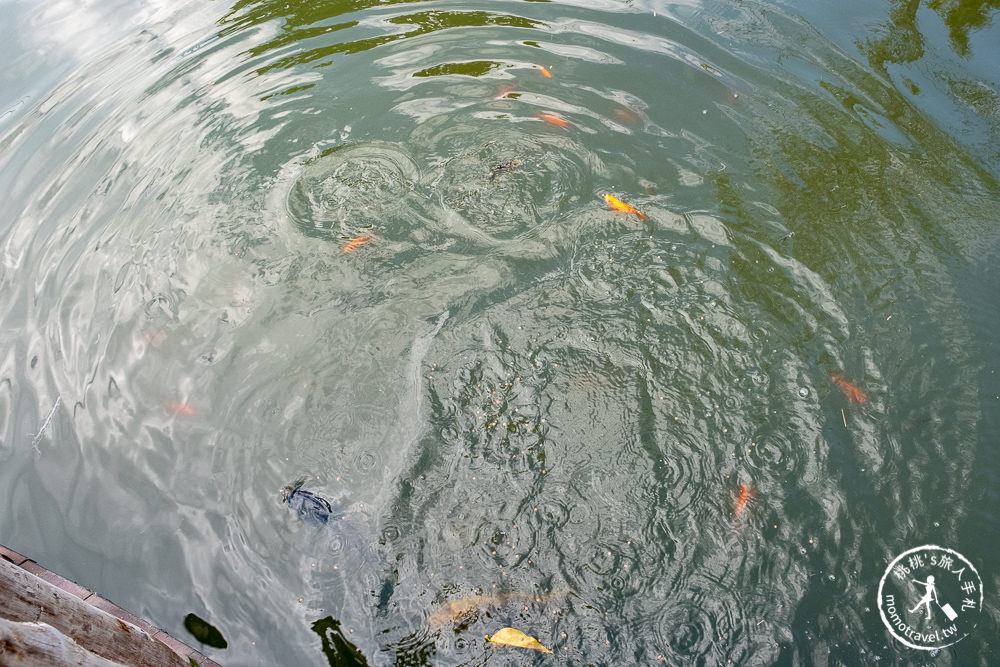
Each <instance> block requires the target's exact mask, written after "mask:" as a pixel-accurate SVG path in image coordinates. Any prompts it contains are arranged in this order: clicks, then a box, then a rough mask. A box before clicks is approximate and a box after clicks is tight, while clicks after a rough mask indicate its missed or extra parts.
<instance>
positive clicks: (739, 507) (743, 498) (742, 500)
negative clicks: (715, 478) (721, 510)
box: [733, 484, 750, 517]
mask: <svg viewBox="0 0 1000 667" xmlns="http://www.w3.org/2000/svg"><path fill="white" fill-rule="evenodd" d="M748 500H750V487H749V486H747V485H746V484H740V495H739V496H738V497H737V498H736V511H735V512H734V514H733V516H737V517H738V516H739V515H740V514H741V513H742V512H743V510H744V509H746V506H747V501H748Z"/></svg>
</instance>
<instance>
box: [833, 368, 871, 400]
mask: <svg viewBox="0 0 1000 667" xmlns="http://www.w3.org/2000/svg"><path fill="white" fill-rule="evenodd" d="M830 377H831V378H833V381H834V382H836V383H837V386H838V387H840V390H841V391H842V392H844V396H846V397H847V400H849V401H854V402H855V403H864V402H865V401H867V400H868V394H866V393H865V392H863V391H862V390H861V389H860V388H859V387H857V386H855V385H853V384H851V383H850V382H848V381H847V380H845V379H844V376H843V375H841V374H840V372H839V371H830Z"/></svg>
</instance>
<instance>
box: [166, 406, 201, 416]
mask: <svg viewBox="0 0 1000 667" xmlns="http://www.w3.org/2000/svg"><path fill="white" fill-rule="evenodd" d="M163 407H165V408H166V409H167V410H170V411H171V412H173V413H174V414H175V415H187V416H188V417H190V416H191V415H193V414H194V408H192V407H191V406H190V405H188V404H186V403H164V405H163Z"/></svg>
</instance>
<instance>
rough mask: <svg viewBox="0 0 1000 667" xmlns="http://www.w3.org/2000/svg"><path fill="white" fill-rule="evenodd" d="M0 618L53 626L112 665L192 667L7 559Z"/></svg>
mask: <svg viewBox="0 0 1000 667" xmlns="http://www.w3.org/2000/svg"><path fill="white" fill-rule="evenodd" d="M0 617H2V618H5V619H7V620H10V621H17V622H25V621H32V622H41V623H45V624H47V625H50V626H52V627H53V628H55V629H56V630H58V631H59V632H61V633H62V634H64V635H66V636H67V637H69V638H72V639H73V640H74V641H75V642H76V644H78V645H79V646H81V647H83V648H84V649H86V650H88V651H90V652H92V653H96V654H97V655H98V656H101V657H103V658H106V659H107V660H109V661H112V662H119V663H122V664H125V665H135V666H136V667H190V662H189V661H188V660H187V659H185V658H182V657H181V656H180V655H178V654H177V653H175V652H174V651H173V650H172V649H171V648H170V647H168V646H167V645H166V644H164V643H163V642H161V641H159V640H157V639H154V638H153V637H152V636H150V634H149V633H147V632H146V631H145V630H143V629H141V628H139V627H136V626H135V625H133V624H131V623H129V622H127V621H125V620H122V619H119V618H115V617H114V616H112V615H110V614H108V613H106V612H103V611H101V610H100V609H97V608H95V607H93V606H91V605H89V604H87V603H86V602H84V601H83V600H81V599H80V598H78V597H76V596H74V595H71V594H70V593H67V592H65V591H61V590H59V589H58V588H56V587H55V586H53V585H52V584H50V583H48V582H47V581H44V580H42V579H40V578H38V577H36V576H35V575H33V574H31V573H30V572H28V571H27V570H24V569H21V568H20V567H17V566H16V565H14V564H13V563H10V562H8V561H7V560H6V559H3V558H0ZM38 664H43V663H38Z"/></svg>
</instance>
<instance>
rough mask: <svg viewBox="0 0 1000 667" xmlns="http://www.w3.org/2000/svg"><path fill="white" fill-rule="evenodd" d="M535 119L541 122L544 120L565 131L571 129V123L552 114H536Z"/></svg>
mask: <svg viewBox="0 0 1000 667" xmlns="http://www.w3.org/2000/svg"><path fill="white" fill-rule="evenodd" d="M535 118H538V119H539V120H544V121H545V122H546V123H550V124H552V125H555V126H556V127H561V128H563V129H566V128H567V127H569V123H568V122H567V121H566V120H565V119H563V118H560V117H559V116H556V115H555V114H551V113H536V114H535Z"/></svg>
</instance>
